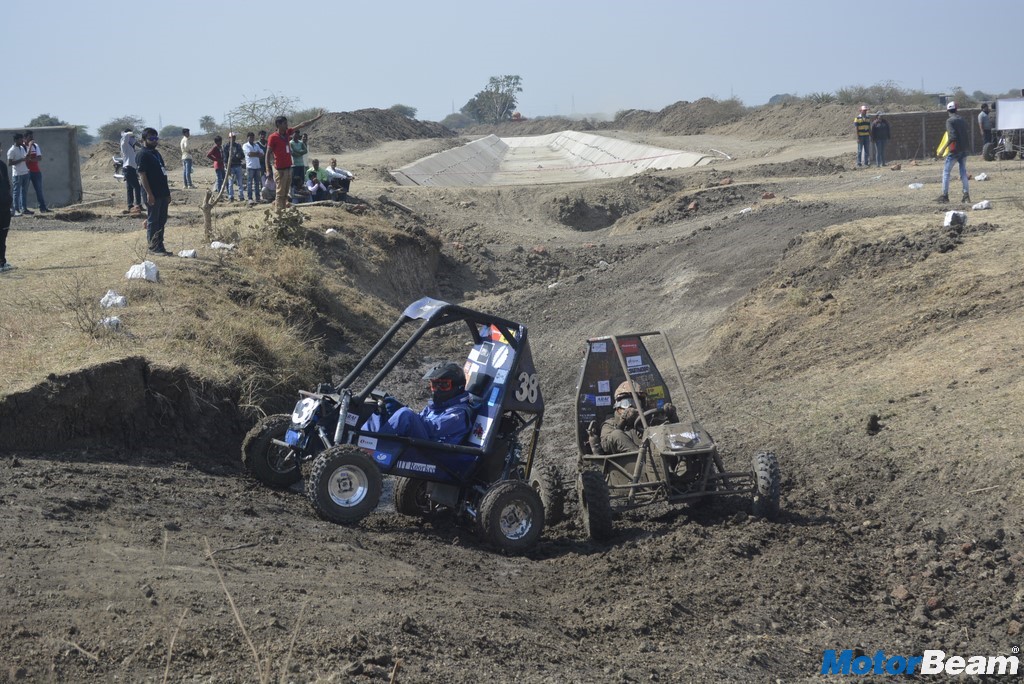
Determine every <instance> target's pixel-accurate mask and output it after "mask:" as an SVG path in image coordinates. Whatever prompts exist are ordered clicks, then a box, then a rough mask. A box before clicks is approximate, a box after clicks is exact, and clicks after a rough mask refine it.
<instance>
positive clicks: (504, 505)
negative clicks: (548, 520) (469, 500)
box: [480, 480, 544, 554]
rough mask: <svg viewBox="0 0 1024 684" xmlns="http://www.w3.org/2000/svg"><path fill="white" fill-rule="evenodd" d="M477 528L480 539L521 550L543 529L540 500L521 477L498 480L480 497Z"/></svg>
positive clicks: (507, 550)
mask: <svg viewBox="0 0 1024 684" xmlns="http://www.w3.org/2000/svg"><path fill="white" fill-rule="evenodd" d="M480 531H481V533H482V534H483V537H484V540H485V541H487V543H489V544H491V545H492V546H494V547H496V548H497V549H499V550H501V551H503V552H505V553H513V554H518V553H525V552H527V551H529V550H530V549H532V548H533V547H534V545H535V544H536V543H537V540H538V539H540V535H541V532H543V531H544V504H543V503H541V500H540V494H538V493H537V492H536V491H535V490H534V489H533V488H532V487H531V486H530V485H528V484H527V483H525V482H523V481H522V480H505V481H504V482H499V483H497V484H495V485H493V486H491V488H490V489H488V490H487V493H486V494H484V498H483V499H482V500H481V501H480Z"/></svg>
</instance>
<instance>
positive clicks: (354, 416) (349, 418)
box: [345, 411, 359, 427]
mask: <svg viewBox="0 0 1024 684" xmlns="http://www.w3.org/2000/svg"><path fill="white" fill-rule="evenodd" d="M358 422H359V414H358V413H354V412H352V411H349V412H348V414H346V415H345V425H351V426H353V427H355V425H356V423H358Z"/></svg>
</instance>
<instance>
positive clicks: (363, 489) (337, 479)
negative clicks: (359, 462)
mask: <svg viewBox="0 0 1024 684" xmlns="http://www.w3.org/2000/svg"><path fill="white" fill-rule="evenodd" d="M368 491H369V480H368V479H367V477H366V473H364V472H363V471H362V470H361V469H360V468H355V467H353V466H344V467H341V468H338V469H337V470H335V471H334V472H333V473H331V479H330V480H328V482H327V493H328V494H329V495H330V497H331V501H333V502H334V503H336V504H337V505H339V506H344V507H348V506H357V505H358V504H359V502H361V501H362V500H363V499H365V498H366V495H367V492H368Z"/></svg>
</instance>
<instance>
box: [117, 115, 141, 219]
mask: <svg viewBox="0 0 1024 684" xmlns="http://www.w3.org/2000/svg"><path fill="white" fill-rule="evenodd" d="M138 144H139V141H138V138H136V137H135V133H133V132H132V129H130V128H126V129H124V132H122V133H121V160H122V161H121V169H122V172H123V173H124V184H125V185H126V186H127V187H128V209H127V211H126V213H129V214H141V213H142V184H141V183H140V182H139V167H138V164H137V163H136V162H135V148H136V146H138Z"/></svg>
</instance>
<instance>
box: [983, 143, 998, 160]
mask: <svg viewBox="0 0 1024 684" xmlns="http://www.w3.org/2000/svg"><path fill="white" fill-rule="evenodd" d="M995 150H996V144H995V143H985V145H984V146H983V147H982V148H981V157H982V159H984V160H985V161H994V160H995V158H996V151H995Z"/></svg>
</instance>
